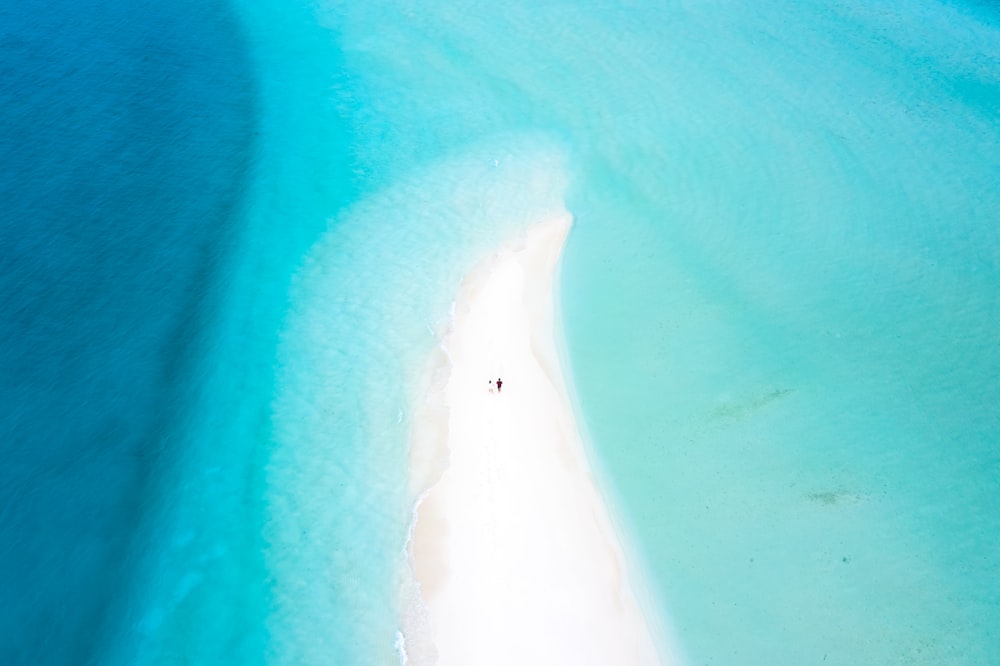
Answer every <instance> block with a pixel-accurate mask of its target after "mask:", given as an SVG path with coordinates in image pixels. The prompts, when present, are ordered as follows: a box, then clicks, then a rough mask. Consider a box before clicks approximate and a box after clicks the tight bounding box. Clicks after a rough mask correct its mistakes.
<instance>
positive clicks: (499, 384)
mask: <svg viewBox="0 0 1000 666" xmlns="http://www.w3.org/2000/svg"><path fill="white" fill-rule="evenodd" d="M501 386H503V380H502V379H500V378H499V377H497V393H499V392H500V387H501Z"/></svg>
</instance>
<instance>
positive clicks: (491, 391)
mask: <svg viewBox="0 0 1000 666" xmlns="http://www.w3.org/2000/svg"><path fill="white" fill-rule="evenodd" d="M490 393H493V380H492V379H491V380H490Z"/></svg>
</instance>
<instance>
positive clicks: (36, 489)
mask: <svg viewBox="0 0 1000 666" xmlns="http://www.w3.org/2000/svg"><path fill="white" fill-rule="evenodd" d="M126 5H127V6H126ZM0 73H2V76H0V167H2V170H0V202H2V206H0V262H2V270H0V304H2V306H3V308H2V312H3V316H2V318H0V399H2V404H3V405H4V406H5V407H6V409H4V410H3V411H0V442H2V443H0V447H2V449H0V450H2V452H3V454H4V455H3V462H4V464H3V465H2V466H0V602H2V603H0V662H2V663H5V664H33V665H34V664H129V665H132V664H175V663H186V664H220V663H239V664H264V663H267V664H359V665H369V664H399V663H403V662H404V660H405V642H404V640H403V639H402V637H401V636H400V635H399V632H398V627H399V625H400V613H401V612H402V608H403V607H404V603H403V599H402V597H403V595H404V594H405V591H406V590H407V589H408V586H407V572H406V569H405V567H404V544H405V541H406V537H407V531H408V528H409V523H410V518H411V510H412V502H413V493H414V492H415V490H419V489H414V488H411V487H410V484H409V480H408V474H407V465H408V462H409V458H408V456H409V447H408V437H409V432H410V428H411V426H412V421H411V415H412V412H413V406H414V404H416V402H417V401H418V400H420V396H421V394H422V391H423V390H424V388H425V387H426V385H427V383H428V382H429V381H431V379H432V378H430V377H428V376H427V368H428V367H430V365H429V357H430V356H431V354H432V353H433V351H434V348H435V344H436V340H437V336H438V335H439V334H440V333H441V331H442V330H443V328H444V327H445V326H446V325H447V321H448V316H449V308H450V299H451V297H452V296H453V294H454V293H455V292H456V291H457V288H458V284H459V281H460V280H461V276H462V275H463V273H465V272H466V271H467V270H468V269H469V268H470V267H471V266H472V265H474V264H475V263H476V261H477V260H478V259H479V258H481V257H482V256H483V255H484V254H486V253H488V252H489V251H490V249H491V248H492V247H495V246H496V245H497V244H499V243H501V242H503V241H505V240H507V239H509V238H510V237H511V236H513V235H515V234H516V233H518V231H519V230H521V229H524V228H525V227H526V226H528V225H530V224H531V223H532V222H533V221H536V220H539V219H541V218H544V217H545V216H547V215H550V214H553V213H555V212H558V211H560V210H562V209H563V208H566V209H568V210H569V211H570V212H572V213H573V215H574V216H575V218H576V225H575V227H574V230H573V232H572V234H571V236H570V239H569V242H568V245H567V248H566V252H565V255H564V261H563V275H562V284H561V287H560V294H561V309H562V316H563V320H564V321H563V324H564V330H563V336H564V350H563V351H564V354H565V359H566V364H567V370H568V372H569V374H570V375H571V377H572V380H573V385H574V391H575V399H576V402H577V411H578V415H579V418H580V420H581V425H582V427H583V428H584V430H585V432H586V433H587V436H588V440H589V445H590V449H591V453H592V456H593V461H594V464H595V466H596V468H597V470H598V474H599V476H600V478H601V481H602V486H603V487H604V488H605V490H606V492H607V494H608V497H609V501H610V502H611V505H612V508H613V510H614V511H615V513H616V515H617V517H618V521H619V524H620V527H621V529H622V532H623V533H624V534H625V535H626V536H627V538H628V541H629V546H630V551H631V557H632V559H633V560H634V564H635V567H636V569H637V570H640V571H642V572H643V574H644V578H645V581H646V583H647V589H645V591H644V594H645V602H646V603H647V604H648V606H649V608H650V610H651V612H653V613H654V614H657V615H658V616H660V617H661V618H662V625H663V626H662V627H661V631H662V632H663V633H664V634H665V635H669V636H670V637H672V639H673V641H674V642H675V643H676V645H677V646H678V649H679V650H680V651H681V652H682V653H683V655H684V657H685V659H686V660H687V661H688V663H689V664H690V665H691V666H694V665H696V664H726V665H730V664H732V665H741V666H742V665H746V666H757V665H768V666H770V665H773V664H789V665H790V666H798V665H801V664H824V665H825V666H831V665H844V666H847V665H851V666H853V665H856V664H866V663H871V664H885V665H895V664H899V665H902V664H915V665H919V666H923V665H931V664H935V665H936V664H977V665H978V664H986V663H990V662H991V661H992V660H994V655H996V654H998V653H1000V630H998V627H1000V513H998V512H997V510H996V507H997V506H1000V382H998V380H997V377H998V376H1000V336H998V333H997V331H998V324H1000V289H998V285H1000V224H998V222H1000V187H998V185H1000V13H998V11H997V9H996V7H995V6H994V5H992V4H990V3H985V2H975V1H973V0H969V1H942V0H908V1H907V2H902V1H896V0H893V1H891V2H887V3H878V4H877V6H873V5H871V3H863V2H860V1H858V2H855V1H852V0H843V1H839V2H825V3H824V2H812V1H809V2H790V1H787V2H785V1H780V0H774V1H767V2H749V1H744V0H731V1H728V2H722V1H720V2H697V3H695V2H671V1H669V0H661V1H659V2H646V1H645V0H636V1H635V2H627V3H625V2H623V3H605V2H600V3H599V2H564V1H552V2H549V1H545V2H532V3H528V2H521V1H520V0H511V1H510V2H504V3H486V2H478V1H477V2H473V1H469V0H450V1H449V2H439V1H437V0H434V1H432V2H426V3H420V4H417V3H411V2H401V1H399V0H373V1H371V2H365V3H344V2H337V1H335V0H315V1H313V2H309V3H305V2H295V1H292V2H287V1H286V2H278V1H277V0H256V1H253V2H251V1H250V0H230V1H229V2H228V3H227V2H222V1H216V0H213V1H210V2H200V3H195V2H188V1H187V0H178V1H177V2H172V3H165V4H164V3H159V4H154V3H148V2H142V1H140V2H136V3H124V4H122V3H117V4H116V3H112V2H110V0H84V1H82V2H74V3H70V2H66V1H65V0H43V1H41V2H35V3H31V4H30V5H28V4H23V3H14V2H13V1H12V0H0ZM483 649H484V650H486V651H488V650H489V646H483Z"/></svg>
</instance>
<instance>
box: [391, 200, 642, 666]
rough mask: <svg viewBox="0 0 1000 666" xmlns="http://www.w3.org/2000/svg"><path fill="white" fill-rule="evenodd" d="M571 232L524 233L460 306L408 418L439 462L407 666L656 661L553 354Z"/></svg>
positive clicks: (551, 224) (415, 550) (425, 511)
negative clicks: (441, 366)
mask: <svg viewBox="0 0 1000 666" xmlns="http://www.w3.org/2000/svg"><path fill="white" fill-rule="evenodd" d="M570 225H571V219H570V217H569V215H568V214H567V215H565V216H563V217H558V218H556V219H552V220H549V221H546V222H544V223H542V224H539V225H537V226H535V227H533V228H532V229H531V230H530V231H529V232H528V234H527V236H526V238H525V239H522V241H521V242H520V243H518V244H516V245H513V246H511V247H508V248H505V249H503V250H501V251H500V252H499V253H498V254H497V255H496V256H494V257H493V258H492V259H491V260H489V261H488V262H487V263H486V264H484V265H483V266H481V267H480V268H479V269H477V270H476V271H474V272H473V273H472V274H470V275H469V276H467V278H466V280H465V282H464V283H463V286H462V289H461V293H460V294H459V296H458V298H457V299H456V302H455V312H454V320H453V323H452V327H451V329H450V331H449V332H448V334H447V336H446V337H445V339H444V341H443V348H444V351H445V353H446V355H447V357H448V359H449V360H450V363H449V364H448V365H447V370H448V373H447V377H446V378H445V379H442V381H441V382H440V385H439V386H437V387H436V388H433V389H432V390H431V395H429V396H428V399H427V402H426V405H425V408H424V410H423V413H422V414H420V415H418V423H417V435H416V437H417V439H418V440H422V441H417V442H415V445H416V446H418V448H419V449H420V450H422V451H423V453H421V454H420V455H423V456H424V457H425V458H426V457H427V456H428V455H429V454H428V453H427V452H428V450H429V447H430V449H433V448H434V447H438V450H439V451H440V450H441V449H440V447H441V446H442V444H443V445H446V446H447V454H446V455H447V460H448V462H447V467H446V468H445V469H444V472H443V473H442V474H441V475H440V479H439V480H438V481H437V482H436V483H435V484H434V485H433V486H432V487H431V488H430V490H429V491H428V492H427V493H426V495H425V497H424V500H423V502H422V503H421V504H420V506H419V508H418V513H417V522H416V525H415V527H414V531H413V536H412V539H411V543H410V547H411V551H410V555H411V564H412V566H413V569H414V572H415V575H416V579H417V581H418V582H419V586H420V591H421V596H422V599H423V612H422V613H421V616H422V620H421V622H420V624H421V625H422V626H421V627H419V629H418V628H415V626H414V623H413V622H411V623H410V627H409V628H408V629H406V630H405V633H406V634H407V638H406V642H407V647H408V652H409V663H410V664H418V665H419V664H425V663H437V664H441V665H442V666H451V665H454V666H476V665H480V664H504V665H505V666H509V665H510V664H518V665H521V666H523V665H528V664H545V665H546V666H552V665H554V664H574V665H580V664H601V665H602V666H606V665H609V664H616V665H626V664H658V663H661V661H660V655H658V652H657V647H656V641H655V639H654V638H653V636H654V632H653V631H651V630H650V627H649V625H647V621H646V619H645V618H644V616H643V614H642V613H641V612H640V609H639V605H638V603H637V601H636V598H635V595H634V594H633V592H632V589H631V587H630V582H629V579H628V574H627V573H626V562H625V558H624V557H623V554H622V549H621V546H620V545H619V543H618V540H617V537H616V534H615V530H614V528H613V526H612V522H611V520H610V517H609V514H608V511H607V509H606V508H605V506H604V503H603V501H602V499H601V495H600V493H599V491H598V489H597V487H596V485H595V482H594V479H593V478H592V475H591V474H590V472H589V470H588V463H587V457H586V455H585V452H584V449H583V444H582V441H581V438H580V435H579V432H578V430H577V428H576V425H575V423H574V419H573V413H572V409H571V407H570V404H569V400H568V398H567V394H566V390H565V387H564V383H563V378H562V374H561V371H560V367H559V362H558V355H557V353H556V350H555V344H554V339H553V330H554V329H553V317H554V303H553V299H554V286H555V285H554V280H555V277H556V275H555V272H556V268H557V265H558V260H559V255H560V252H561V250H562V246H563V243H564V240H565V238H566V235H567V233H568V231H569V228H570ZM498 377H499V378H502V379H503V388H502V391H501V392H498V391H497V390H496V386H495V385H496V380H497V378H498ZM491 379H492V380H493V382H494V383H493V385H492V386H491V385H490V384H488V381H489V380H491ZM432 440H436V441H432ZM415 470H416V471H417V472H416V473H419V474H426V470H425V469H424V468H423V467H422V466H421V465H419V464H418V465H417V466H416V467H415ZM417 631H419V632H421V633H423V634H425V636H423V637H422V638H421V639H420V640H417V637H415V636H414V635H413V634H414V633H415V632H417ZM428 639H429V640H428ZM418 643H419V644H420V645H419V646H418Z"/></svg>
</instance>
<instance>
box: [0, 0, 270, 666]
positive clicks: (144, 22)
mask: <svg viewBox="0 0 1000 666" xmlns="http://www.w3.org/2000/svg"><path fill="white" fill-rule="evenodd" d="M254 123H255V120H254V85H253V80H252V72H251V69H250V67H249V63H248V61H247V58H246V53H245V47H244V45H243V43H242V42H241V36H240V33H239V31H238V29H237V26H236V24H235V20H234V18H233V17H231V16H230V14H229V13H228V10H227V8H226V7H225V6H224V3H221V2H189V1H186V0H181V1H179V2H168V3H160V2H147V1H140V2H127V3H119V2H112V1H110V0H83V1H79V0H73V1H69V0H42V1H40V2H32V3H21V2H13V1H12V0H2V2H0V167H2V169H0V202H2V207H0V312H2V317H0V404H2V405H3V409H2V410H0V442H2V445H0V446H2V449H0V450H2V452H3V457H2V460H3V464H2V465H0V662H2V663H5V664H46V663H86V662H87V661H90V660H92V659H94V658H95V650H97V649H98V646H99V644H100V641H101V640H102V636H103V633H104V632H105V631H106V630H107V629H109V628H110V627H109V626H108V625H110V623H108V618H109V617H110V616H113V614H114V612H115V609H116V604H117V603H118V600H119V599H120V596H121V594H122V593H123V591H124V590H126V589H128V585H129V574H130V570H129V568H128V567H127V566H123V565H122V562H123V561H126V552H127V548H128V547H129V542H130V538H131V537H132V535H133V534H134V530H135V527H136V525H137V524H138V523H139V521H141V520H142V517H143V513H144V510H145V506H146V503H145V500H146V497H147V493H148V488H149V486H150V485H151V484H154V483H155V480H156V475H157V470H158V469H159V468H161V467H162V466H164V465H169V463H170V460H171V457H172V456H173V455H174V454H175V452H174V451H173V450H172V449H171V446H170V444H169V442H170V440H169V438H167V437H166V436H165V435H166V433H167V432H169V430H170V428H171V423H172V420H173V419H174V418H175V417H176V416H177V415H178V414H179V413H180V412H181V410H182V409H183V403H184V400H185V395H186V394H185V391H186V389H184V388H183V385H182V384H181V381H180V380H181V378H182V377H183V376H184V369H185V368H186V367H187V366H188V365H189V364H190V363H191V362H192V359H193V358H195V357H196V356H197V354H198V349H199V347H198V344H199V336H200V334H201V332H202V331H203V329H204V318H205V316H206V314H207V313H208V312H209V311H210V308H209V307H208V306H209V304H210V299H211V295H212V292H213V285H215V284H216V281H217V275H216V266H217V263H218V262H219V260H220V259H222V258H224V257H225V256H226V253H227V246H228V245H229V244H231V242H232V238H233V235H234V228H233V224H232V219H233V216H234V213H235V212H236V211H237V210H238V207H239V198H240V193H241V188H242V186H243V185H242V184H243V180H244V179H245V177H246V174H247V165H248V160H249V159H250V158H251V156H252V139H253V127H254Z"/></svg>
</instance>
